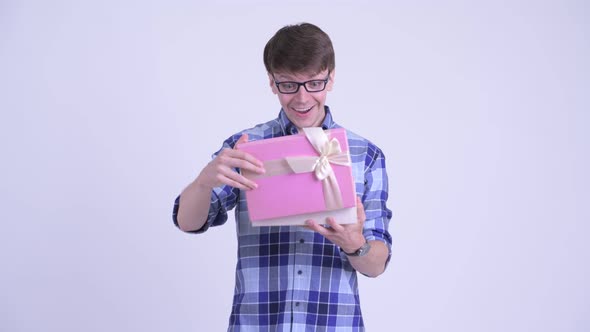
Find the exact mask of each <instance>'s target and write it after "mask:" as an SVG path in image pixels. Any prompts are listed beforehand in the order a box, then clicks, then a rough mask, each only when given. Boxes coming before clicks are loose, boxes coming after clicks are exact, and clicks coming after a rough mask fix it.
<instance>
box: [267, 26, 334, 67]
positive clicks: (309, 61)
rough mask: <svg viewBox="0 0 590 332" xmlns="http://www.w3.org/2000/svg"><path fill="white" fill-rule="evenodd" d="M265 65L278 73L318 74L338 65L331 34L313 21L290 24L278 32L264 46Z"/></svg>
mask: <svg viewBox="0 0 590 332" xmlns="http://www.w3.org/2000/svg"><path fill="white" fill-rule="evenodd" d="M264 66H265V67H266V71H267V72H269V73H274V72H277V71H285V72H289V73H301V72H306V73H311V74H316V73H319V72H321V71H324V70H326V69H328V70H330V71H332V70H334V67H335V66H336V62H335V56H334V48H333V47H332V41H331V40H330V37H329V36H328V35H327V34H326V33H325V32H324V31H322V30H321V29H320V28H319V27H317V26H315V25H313V24H310V23H300V24H295V25H287V26H285V27H283V28H281V29H280V30H279V31H277V32H276V33H275V35H274V36H273V37H272V38H271V39H270V40H269V41H268V43H266V46H265V47H264Z"/></svg>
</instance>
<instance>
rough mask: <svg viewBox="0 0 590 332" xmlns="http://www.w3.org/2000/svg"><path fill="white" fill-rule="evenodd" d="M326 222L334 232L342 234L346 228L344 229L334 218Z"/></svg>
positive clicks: (329, 218) (327, 219)
mask: <svg viewBox="0 0 590 332" xmlns="http://www.w3.org/2000/svg"><path fill="white" fill-rule="evenodd" d="M326 222H327V223H328V225H330V227H332V229H333V230H334V232H342V231H343V230H344V227H342V225H340V224H339V223H337V222H336V219H334V217H328V218H326Z"/></svg>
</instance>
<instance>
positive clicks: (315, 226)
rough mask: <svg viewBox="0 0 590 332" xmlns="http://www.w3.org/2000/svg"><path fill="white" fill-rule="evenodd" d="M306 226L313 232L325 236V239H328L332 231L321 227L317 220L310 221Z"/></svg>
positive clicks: (306, 222)
mask: <svg viewBox="0 0 590 332" xmlns="http://www.w3.org/2000/svg"><path fill="white" fill-rule="evenodd" d="M305 224H306V225H307V227H308V228H309V229H311V230H312V231H315V232H318V233H320V234H321V235H323V236H324V237H327V236H328V235H329V234H330V231H329V230H328V229H326V228H325V227H323V226H321V225H319V224H318V223H317V222H315V220H312V219H309V220H306V221H305Z"/></svg>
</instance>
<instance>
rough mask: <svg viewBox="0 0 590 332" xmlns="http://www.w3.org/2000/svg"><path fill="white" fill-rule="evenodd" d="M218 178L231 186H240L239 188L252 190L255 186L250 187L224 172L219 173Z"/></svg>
mask: <svg viewBox="0 0 590 332" xmlns="http://www.w3.org/2000/svg"><path fill="white" fill-rule="evenodd" d="M217 178H218V180H219V181H221V182H222V183H223V184H226V185H228V186H231V187H234V188H238V189H241V190H251V189H253V188H250V187H248V186H246V185H244V184H242V183H240V182H238V181H235V180H233V179H231V178H229V177H227V176H225V175H223V174H219V175H218V176H217Z"/></svg>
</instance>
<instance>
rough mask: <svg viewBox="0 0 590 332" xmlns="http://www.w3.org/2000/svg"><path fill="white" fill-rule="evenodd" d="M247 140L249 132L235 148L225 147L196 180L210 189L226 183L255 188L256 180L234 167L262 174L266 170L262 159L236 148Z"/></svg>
mask: <svg viewBox="0 0 590 332" xmlns="http://www.w3.org/2000/svg"><path fill="white" fill-rule="evenodd" d="M247 141H248V134H243V135H242V137H240V139H239V140H238V141H237V142H236V145H235V147H234V148H233V149H223V150H222V151H221V152H220V153H219V154H218V155H217V157H216V158H215V159H213V160H212V161H211V162H209V164H207V166H205V168H204V169H203V170H202V171H201V174H199V176H198V177H197V179H196V181H195V182H196V183H197V184H198V185H199V186H203V187H206V188H208V189H213V188H215V187H218V186H220V185H224V184H225V185H228V186H232V187H235V188H239V189H242V190H249V189H255V188H256V187H257V186H258V185H257V184H256V183H255V182H254V181H251V180H248V179H247V178H245V177H244V176H243V175H242V174H240V173H237V172H236V171H235V170H234V168H240V169H246V170H249V171H252V172H256V173H260V174H262V173H264V172H265V170H264V166H263V164H262V162H261V161H260V160H258V159H256V158H254V157H253V156H252V155H251V154H249V153H246V152H244V151H240V150H237V149H236V147H237V146H238V144H240V143H245V142H247Z"/></svg>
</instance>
